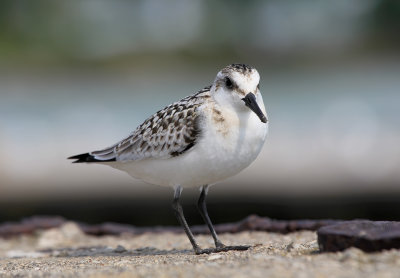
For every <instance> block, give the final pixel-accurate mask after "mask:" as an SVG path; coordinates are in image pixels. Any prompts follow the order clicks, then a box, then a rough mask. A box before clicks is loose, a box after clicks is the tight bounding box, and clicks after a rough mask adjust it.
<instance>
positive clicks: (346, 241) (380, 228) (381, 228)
mask: <svg viewBox="0 0 400 278" xmlns="http://www.w3.org/2000/svg"><path fill="white" fill-rule="evenodd" d="M317 235H318V245H319V248H320V250H321V251H323V252H336V251H341V250H344V249H347V248H349V247H356V248H359V249H361V250H363V251H365V252H376V251H380V250H386V249H400V222H392V221H368V220H353V221H344V222H341V223H338V224H334V225H329V226H325V227H322V228H320V229H319V230H318V231H317Z"/></svg>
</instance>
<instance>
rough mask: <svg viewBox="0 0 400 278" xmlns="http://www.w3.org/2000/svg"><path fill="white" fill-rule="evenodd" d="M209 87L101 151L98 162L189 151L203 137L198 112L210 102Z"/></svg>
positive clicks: (167, 109) (174, 104)
mask: <svg viewBox="0 0 400 278" xmlns="http://www.w3.org/2000/svg"><path fill="white" fill-rule="evenodd" d="M209 91H210V87H206V88H204V89H203V90H201V91H199V92H198V93H196V94H194V95H192V96H188V97H186V98H184V99H182V100H180V101H178V102H175V103H173V104H171V105H169V106H167V107H165V108H164V109H162V110H160V111H158V112H157V113H155V114H153V115H152V116H151V117H149V118H148V119H147V120H145V121H144V122H143V123H142V124H141V125H140V126H138V127H137V128H136V130H135V131H134V132H133V133H132V134H131V135H130V136H128V137H127V138H125V139H123V140H121V141H120V142H118V143H117V144H115V145H113V146H111V147H109V148H106V149H103V150H99V151H94V152H91V153H90V154H91V155H92V156H94V158H95V159H96V160H101V161H106V160H108V161H109V160H110V159H113V158H114V159H115V160H116V161H129V160H142V159H147V158H169V157H174V156H178V155H181V154H183V153H184V152H186V151H188V150H190V149H191V148H192V147H193V146H194V145H195V144H196V141H197V140H198V138H199V136H200V127H199V126H200V124H201V115H200V113H199V112H200V110H199V108H200V107H201V106H202V105H203V104H204V103H205V101H206V100H207V99H209V98H210V95H209Z"/></svg>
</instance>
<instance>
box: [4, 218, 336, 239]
mask: <svg viewBox="0 0 400 278" xmlns="http://www.w3.org/2000/svg"><path fill="white" fill-rule="evenodd" d="M65 222H66V219H64V218H62V217H58V216H34V217H30V218H25V219H22V220H21V221H20V222H6V223H0V237H10V236H16V235H20V234H31V233H33V232H35V231H36V230H38V229H50V228H56V227H59V226H61V225H62V224H64V223H65ZM338 222H339V220H290V221H286V220H274V219H270V218H268V217H260V216H257V215H250V216H248V217H246V218H245V219H243V220H241V221H239V222H235V223H224V224H217V225H215V230H216V231H217V232H218V233H238V232H241V231H266V232H275V233H284V234H285V233H290V232H294V231H301V230H310V231H315V230H317V229H318V228H320V227H323V226H326V225H332V224H335V223H338ZM77 224H78V225H79V227H80V228H81V229H82V231H83V232H85V233H86V234H91V235H99V236H100V235H119V234H122V233H130V234H143V233H146V232H153V233H162V232H172V233H183V229H182V228H181V227H179V226H174V227H163V226H156V227H136V226H133V225H129V224H118V223H102V224H97V225H90V224H86V223H77ZM192 231H193V233H195V234H209V230H208V227H207V226H206V225H199V226H193V227H192Z"/></svg>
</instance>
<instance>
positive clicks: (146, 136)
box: [69, 64, 268, 254]
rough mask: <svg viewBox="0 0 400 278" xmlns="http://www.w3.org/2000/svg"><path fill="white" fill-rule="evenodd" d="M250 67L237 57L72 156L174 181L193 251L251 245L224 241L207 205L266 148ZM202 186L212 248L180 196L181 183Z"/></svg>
mask: <svg viewBox="0 0 400 278" xmlns="http://www.w3.org/2000/svg"><path fill="white" fill-rule="evenodd" d="M259 81H260V76H259V74H258V72H257V70H256V69H255V68H253V67H250V66H247V65H244V64H232V65H229V66H227V67H225V68H223V69H222V70H221V71H219V72H218V74H217V76H216V78H215V80H214V82H213V83H212V85H211V86H208V87H205V88H204V89H202V90H200V91H198V92H197V93H195V94H193V95H191V96H188V97H185V98H183V99H182V100H180V101H178V102H175V103H172V104H171V105H168V106H167V107H165V108H164V109H161V110H160V111H158V112H157V113H155V114H153V115H152V116H150V117H149V118H148V119H147V120H145V121H144V122H143V123H142V124H141V125H140V126H138V127H137V128H136V129H135V131H133V132H132V133H131V134H130V135H129V136H128V137H127V138H125V139H123V140H121V141H120V142H118V143H116V144H114V145H113V146H111V147H108V148H105V149H103V150H99V151H93V152H89V153H84V154H80V155H76V156H72V157H69V159H75V161H74V163H81V162H86V163H100V164H105V165H109V166H111V167H114V168H116V169H119V170H122V171H125V172H127V173H128V174H129V175H131V176H132V177H134V178H138V179H141V180H143V181H145V182H147V183H151V184H156V185H161V186H170V187H172V188H174V200H173V203H172V207H173V209H174V212H175V214H176V217H177V219H178V221H179V222H180V224H181V225H182V226H183V228H184V230H185V232H186V234H187V236H188V238H189V240H190V242H191V244H192V246H193V249H194V251H195V253H196V254H204V253H207V254H209V253H213V252H223V251H228V250H247V249H248V248H249V247H250V246H226V245H224V244H223V243H222V242H221V241H220V240H219V238H218V236H217V234H216V232H215V230H214V227H213V225H212V223H211V220H210V218H209V216H208V213H207V207H206V196H207V192H208V189H209V187H210V186H211V185H213V184H215V183H217V182H220V181H222V180H224V179H226V178H228V177H230V176H233V175H235V174H237V173H238V172H240V171H241V170H243V169H244V168H246V167H247V166H249V165H250V164H251V162H253V161H254V160H255V159H256V157H257V156H258V154H259V153H260V151H261V148H262V146H263V144H264V141H265V138H266V135H267V131H268V119H267V116H266V115H267V114H266V111H265V107H264V103H263V99H262V96H261V93H260V87H259ZM187 187H198V188H200V192H201V193H200V198H199V200H198V208H199V211H200V214H201V216H202V217H203V219H204V221H205V222H206V223H207V225H208V227H209V229H210V232H211V235H212V237H213V239H214V242H215V248H210V249H201V248H200V247H199V245H198V244H197V243H196V240H195V238H194V236H193V234H192V232H191V230H190V228H189V226H188V224H187V222H186V220H185V217H184V215H183V210H182V207H181V204H180V202H179V199H180V196H181V193H182V189H183V188H187Z"/></svg>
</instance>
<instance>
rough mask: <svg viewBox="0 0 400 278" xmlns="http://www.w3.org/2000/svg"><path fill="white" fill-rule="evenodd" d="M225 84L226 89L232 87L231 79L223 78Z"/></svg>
mask: <svg viewBox="0 0 400 278" xmlns="http://www.w3.org/2000/svg"><path fill="white" fill-rule="evenodd" d="M225 86H226V87H227V88H228V89H232V88H233V83H232V80H231V79H230V78H229V77H226V78H225Z"/></svg>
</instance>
